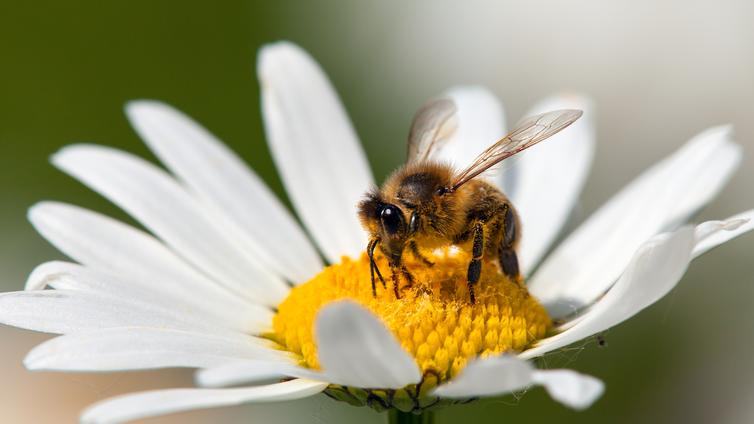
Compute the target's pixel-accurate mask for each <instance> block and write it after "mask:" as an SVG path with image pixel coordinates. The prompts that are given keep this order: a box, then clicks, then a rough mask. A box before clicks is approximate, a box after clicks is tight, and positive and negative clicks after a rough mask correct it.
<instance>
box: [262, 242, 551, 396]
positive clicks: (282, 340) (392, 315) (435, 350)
mask: <svg viewBox="0 0 754 424" xmlns="http://www.w3.org/2000/svg"><path fill="white" fill-rule="evenodd" d="M376 260H377V265H378V266H379V269H380V270H381V271H382V274H383V275H384V276H385V278H386V280H387V287H386V288H383V287H382V285H381V284H380V282H379V280H378V281H377V295H376V296H374V295H373V294H372V286H371V277H370V268H369V259H368V258H367V256H366V254H363V255H362V257H361V258H359V259H358V260H352V259H349V258H345V257H344V258H343V260H342V262H341V263H339V264H337V265H332V266H329V267H327V268H325V269H324V270H323V271H322V272H321V273H320V274H318V275H317V276H316V277H314V278H312V279H311V280H310V281H308V282H307V283H305V284H302V285H300V286H298V287H296V288H294V289H293V290H292V291H291V293H290V295H289V296H288V297H287V298H286V299H285V301H283V303H281V304H280V306H279V308H278V313H277V314H276V315H275V318H274V320H273V328H274V334H271V335H270V338H271V339H273V340H275V341H276V342H278V343H279V344H281V345H282V346H283V347H284V348H285V349H286V350H288V351H291V352H294V353H297V354H299V355H300V357H301V364H302V365H303V366H306V367H309V368H314V369H317V368H318V367H319V363H318V360H317V347H316V345H315V342H314V337H313V328H314V321H315V319H316V316H317V312H318V311H319V309H320V308H321V307H322V306H324V305H325V304H327V303H329V302H332V301H334V300H338V299H352V300H354V301H356V302H358V303H360V304H361V305H363V306H364V307H366V308H367V309H369V310H370V311H372V312H373V313H374V314H375V315H376V316H377V317H379V318H380V319H381V320H382V321H383V323H384V324H385V326H387V328H388V329H390V331H391V332H392V333H393V335H395V337H396V338H397V339H398V340H399V342H400V344H401V345H402V346H403V348H404V349H405V350H406V351H407V352H409V353H410V354H411V355H413V357H414V358H415V359H416V363H417V364H418V365H419V367H420V369H421V371H422V373H424V375H425V377H426V376H427V375H428V374H431V375H432V376H433V380H434V381H432V386H434V385H436V384H438V383H440V382H442V381H446V380H448V379H450V378H453V377H454V376H455V375H457V374H458V373H459V372H460V370H461V369H463V367H464V365H465V364H466V362H467V361H468V360H469V359H472V358H475V357H477V356H482V357H484V356H486V355H490V354H500V353H503V352H520V351H521V350H523V349H525V348H526V347H527V346H529V345H530V344H532V343H533V342H535V341H537V340H539V339H541V338H543V337H544V336H545V335H546V334H547V332H548V331H549V330H550V328H551V325H552V321H551V320H550V317H549V316H548V315H547V312H546V311H545V309H544V308H543V307H542V306H541V305H540V304H539V303H538V302H537V300H536V299H534V298H533V297H532V296H530V295H529V293H528V292H527V290H526V288H525V287H524V285H523V284H522V282H521V281H512V280H511V279H509V278H507V277H506V276H505V275H503V274H502V273H501V272H500V271H499V268H498V266H497V264H496V263H494V262H485V263H484V264H483V266H482V275H481V279H480V280H479V282H478V283H477V284H476V286H475V292H476V303H475V304H471V302H470V300H469V292H468V289H467V286H466V270H467V267H468V264H469V260H470V257H469V255H468V254H467V253H465V252H456V253H454V254H449V253H447V251H446V252H445V254H441V255H437V256H432V257H431V260H432V261H433V262H434V265H433V266H428V265H427V264H425V263H424V262H422V261H420V260H418V259H414V258H413V257H412V255H406V257H405V259H404V264H405V265H406V268H407V269H408V271H409V272H410V274H411V275H412V276H413V284H412V285H411V286H410V287H409V286H408V283H407V281H406V279H405V278H403V277H399V281H400V284H399V294H400V298H396V297H395V294H394V292H393V287H392V286H391V284H393V282H392V281H393V280H392V279H391V278H390V276H391V271H390V267H389V265H388V263H387V260H386V259H385V258H384V257H383V256H381V255H378V256H377V257H376ZM399 274H400V273H399V272H396V275H399Z"/></svg>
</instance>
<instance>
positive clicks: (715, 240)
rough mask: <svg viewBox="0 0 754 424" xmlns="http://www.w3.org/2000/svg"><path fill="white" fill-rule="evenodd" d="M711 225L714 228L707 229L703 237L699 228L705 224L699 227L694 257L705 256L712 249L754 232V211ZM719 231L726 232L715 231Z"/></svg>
mask: <svg viewBox="0 0 754 424" xmlns="http://www.w3.org/2000/svg"><path fill="white" fill-rule="evenodd" d="M711 224H712V225H713V226H712V227H711V228H709V227H708V228H707V231H706V232H705V234H704V235H703V237H701V235H700V234H699V233H698V231H699V229H700V228H699V227H701V226H702V225H703V224H702V225H700V226H699V227H697V243H696V246H694V252H693V255H694V257H697V256H700V255H703V254H704V253H706V252H708V251H709V250H710V249H713V248H715V247H717V246H719V245H721V244H723V243H725V242H727V241H729V240H732V239H734V238H736V237H738V236H740V235H741V234H745V233H747V232H749V231H751V230H754V209H752V210H748V211H746V212H742V213H740V214H738V215H734V216H732V217H730V218H728V219H726V220H724V221H716V222H712V223H711ZM718 229H723V230H724V231H714V230H718ZM710 230H712V231H710Z"/></svg>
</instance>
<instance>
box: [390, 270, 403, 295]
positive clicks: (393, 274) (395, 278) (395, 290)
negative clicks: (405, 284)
mask: <svg viewBox="0 0 754 424" xmlns="http://www.w3.org/2000/svg"><path fill="white" fill-rule="evenodd" d="M398 267H399V265H397V264H390V278H391V279H392V280H393V293H395V298H396V299H400V298H401V294H400V292H399V291H398V283H399V281H398V274H396V272H395V269H396V268H398Z"/></svg>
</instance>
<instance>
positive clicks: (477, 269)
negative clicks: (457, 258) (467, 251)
mask: <svg viewBox="0 0 754 424" xmlns="http://www.w3.org/2000/svg"><path fill="white" fill-rule="evenodd" d="M473 240H474V241H473V245H472V248H471V262H469V270H468V272H467V273H466V284H467V285H468V287H469V300H470V301H471V303H472V304H474V303H476V296H475V295H474V284H476V283H477V282H479V277H480V276H481V275H482V255H483V254H484V225H482V223H481V222H477V223H476V224H474V233H473Z"/></svg>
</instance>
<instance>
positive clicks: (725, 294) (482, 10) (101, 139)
mask: <svg viewBox="0 0 754 424" xmlns="http://www.w3.org/2000/svg"><path fill="white" fill-rule="evenodd" d="M279 39H288V40H292V41H294V42H296V43H299V44H301V45H302V46H303V47H304V48H306V49H307V50H309V51H310V52H311V53H312V54H313V55H314V56H315V57H316V58H317V59H318V60H319V61H320V62H321V63H322V65H323V67H324V68H325V70H326V71H327V72H328V74H329V75H330V77H331V79H332V81H333V83H334V85H335V86H336V88H337V89H338V91H339V93H340V95H341V97H342V99H343V101H344V103H345V105H346V108H347V109H348V111H349V113H350V116H351V118H352V119H353V121H354V123H355V126H356V129H357V131H358V133H359V135H360V137H361V139H362V141H363V143H364V146H365V149H366V152H367V154H368V156H369V158H370V161H371V163H372V166H373V169H374V170H375V173H376V175H377V178H378V180H380V179H381V178H383V177H384V176H385V174H386V173H387V172H389V171H390V170H391V169H393V168H394V167H395V166H397V165H398V164H399V163H400V162H401V161H402V157H403V152H404V145H403V143H404V140H405V135H406V132H407V127H408V124H409V120H410V118H411V115H412V113H413V111H414V110H415V109H416V108H417V106H418V105H419V104H421V103H422V101H423V100H424V99H426V98H428V97H430V96H432V95H434V94H436V93H438V92H440V91H442V90H444V89H445V88H447V87H448V86H450V85H454V84H461V83H463V84H466V83H477V84H484V85H487V86H489V87H490V88H491V89H492V90H493V91H494V92H495V93H496V94H497V95H499V96H500V97H501V98H502V99H503V100H504V102H505V107H506V110H507V112H508V120H509V121H513V120H516V119H518V118H519V117H520V116H521V115H522V114H523V113H524V112H525V110H526V109H527V108H528V106H529V105H530V104H532V103H533V102H534V101H536V100H538V99H540V98H542V97H544V96H546V95H548V94H551V93H553V92H556V91H559V90H564V89H570V90H577V91H582V92H584V93H586V94H588V95H590V96H592V97H593V98H594V99H595V101H596V106H597V114H598V115H597V134H598V151H597V156H596V161H595V165H594V167H593V170H592V174H591V178H590V180H589V183H588V184H587V187H586V191H585V193H584V195H583V199H582V202H581V204H580V206H579V208H578V212H577V215H576V219H575V221H574V224H575V223H578V222H579V221H580V220H583V219H584V218H585V217H587V216H588V214H589V213H590V212H591V211H593V210H594V209H596V208H597V207H598V206H599V204H600V203H602V202H603V201H604V200H606V199H607V198H608V197H609V196H610V194H611V193H613V192H615V191H616V190H618V189H619V188H620V187H621V186H622V185H623V184H625V183H626V182H627V181H629V180H630V179H631V178H633V176H635V175H636V174H638V173H639V172H640V171H641V170H642V169H644V168H646V167H647V166H649V165H650V164H651V163H653V162H654V161H656V160H658V159H660V158H661V157H663V156H664V155H666V154H668V153H669V152H671V151H673V150H674V149H675V148H677V147H678V146H680V145H681V144H682V143H683V142H684V141H685V140H687V139H688V138H690V137H691V136H692V135H694V134H695V133H697V132H699V131H701V130H702V129H704V128H706V127H708V126H711V125H715V124H719V123H725V122H732V123H734V124H735V128H736V135H737V139H738V140H739V141H740V143H741V144H742V145H744V148H745V157H744V162H743V164H742V167H741V169H740V170H739V172H738V173H737V174H736V175H735V177H734V178H733V180H732V181H731V183H730V185H729V186H728V187H727V188H726V190H725V191H724V192H723V193H722V194H721V195H720V196H719V197H718V199H717V201H716V202H715V203H714V204H713V205H712V206H710V207H708V208H707V209H706V210H705V211H703V212H702V214H701V215H700V216H699V217H698V220H701V219H712V218H723V217H727V216H729V215H732V214H734V213H736V212H739V211H742V210H745V209H749V208H751V207H752V206H754V196H753V195H752V190H751V182H752V181H754V172H753V171H752V169H751V163H752V158H754V112H753V111H754V109H752V105H753V104H754V3H752V2H750V1H747V0H738V1H736V0H730V1H720V2H704V1H693V0H691V1H688V0H687V1H667V2H662V3H660V2H653V1H628V0H620V1H612V2H604V1H599V0H594V1H586V0H576V1H569V2H545V1H529V2H520V3H518V2H508V1H494V2H493V1H487V2H485V1H465V2H441V1H429V0H427V1H411V2H406V1H379V2H377V1H372V2H352V1H346V0H343V1H307V2H294V1H276V2H272V1H269V2H256V3H252V2H236V1H229V2H215V3H214V4H213V6H209V3H207V2H198V1H184V2H167V1H129V2H125V1H109V2H95V1H91V2H81V1H69V2H53V1H45V2H40V1H38V2H10V1H3V2H2V3H0V202H1V203H0V205H1V207H0V237H1V240H2V241H1V242H0V289H2V290H4V291H9V290H19V289H21V288H22V286H23V283H24V280H25V278H26V275H27V274H28V272H29V271H30V270H31V269H32V268H33V267H34V265H36V264H38V263H40V262H43V261H46V260H49V259H53V258H59V257H60V254H59V253H57V252H56V251H55V250H54V249H52V248H51V247H50V246H49V245H48V244H47V243H46V242H45V241H44V240H42V239H41V238H40V237H39V236H38V235H36V233H35V232H34V231H33V230H32V228H31V226H30V225H29V224H28V223H27V221H26V217H25V213H26V209H27V208H28V207H29V206H31V205H32V204H33V203H35V202H36V201H39V200H42V199H56V200H64V201H69V202H72V203H76V204H81V205H85V206H87V207H90V208H92V209H95V210H99V211H103V212H105V213H107V214H110V215H112V216H115V217H118V218H121V219H124V220H126V221H128V222H132V221H130V220H129V218H128V217H126V216H125V215H124V214H123V213H122V212H120V211H118V210H117V209H116V208H115V207H113V206H112V205H110V204H109V203H107V202H106V201H104V200H102V199H101V198H99V197H98V196H97V195H95V194H93V193H91V192H89V191H88V190H87V189H85V188H84V187H83V186H81V185H79V184H78V183H76V182H74V181H73V180H72V179H70V178H68V177H66V176H64V175H63V174H61V173H59V172H58V171H56V170H54V169H53V168H52V167H51V166H50V165H49V164H48V157H49V155H50V154H51V153H53V152H54V151H55V150H57V149H58V148H60V147H62V146H64V145H66V144H69V143H72V142H80V141H86V142H96V143H102V144H107V145H110V146H117V147H119V148H123V149H125V150H128V151H131V152H135V153H137V154H139V155H143V156H146V157H149V158H152V156H151V155H150V154H149V153H148V152H147V150H146V149H145V147H144V146H143V145H142V144H141V143H140V141H139V140H138V139H137V137H136V136H135V134H134V133H133V131H132V130H131V129H130V128H129V126H128V124H127V122H126V120H125V119H124V116H123V113H122V107H123V104H124V102H126V101H127V100H129V99H134V98H155V99H160V100H163V101H166V102H168V103H171V104H173V105H174V106H176V107H178V108H179V109H182V110H184V111H186V112H187V113H189V114H190V115H192V116H193V117H195V118H196V119H197V120H198V121H200V122H202V123H203V124H204V125H205V126H207V127H208V128H209V129H211V130H212V131H213V132H214V133H215V134H217V135H218V136H219V137H220V138H221V139H223V140H225V141H226V142H227V143H228V144H230V145H231V146H232V147H233V149H235V150H236V151H237V152H239V153H240V154H241V155H242V156H243V157H244V158H245V159H246V160H247V161H248V162H249V163H250V164H251V165H252V166H253V168H254V169H255V170H256V171H257V172H258V173H259V174H260V175H262V176H263V177H264V178H265V179H266V180H267V181H268V182H269V183H270V185H271V186H272V187H273V188H274V189H275V190H276V191H277V192H278V193H279V194H281V196H283V193H282V190H281V184H280V181H279V180H278V178H277V176H276V175H275V171H274V167H273V165H272V161H271V159H270V156H269V153H268V150H267V147H266V145H265V142H264V137H263V129H262V125H261V120H260V112H259V100H258V95H259V90H258V87H257V83H256V79H255V78H256V77H255V70H254V63H255V54H256V51H257V49H258V48H259V47H260V46H261V45H262V44H264V43H266V42H270V41H274V40H279ZM523 218H524V220H525V217H523ZM753 249H754V236H748V237H743V238H741V239H739V240H736V241H734V242H732V243H729V244H727V245H725V246H724V247H722V248H720V249H717V250H716V251H714V252H712V253H710V254H708V255H707V256H705V257H703V258H701V259H699V260H697V261H695V262H694V264H692V266H691V268H690V269H689V272H688V274H687V276H686V277H685V278H684V280H683V281H682V283H681V285H680V286H679V288H677V289H676V290H675V291H674V292H673V293H671V295H670V296H668V297H667V298H666V299H664V300H662V301H661V302H659V303H658V304H657V305H655V306H653V307H652V308H650V309H649V310H647V311H645V312H643V313H642V314H640V315H639V316H638V317H637V318H635V319H633V320H631V321H630V322H628V323H625V324H624V325H621V326H619V327H618V328H616V329H613V330H611V331H610V332H609V333H608V334H607V335H606V338H607V342H608V345H607V347H602V348H600V347H597V344H596V343H595V342H594V341H593V340H592V341H587V342H584V343H581V344H579V345H577V346H574V347H571V348H569V349H567V350H565V351H564V352H563V353H561V354H558V355H554V356H552V357H549V358H548V361H549V363H550V364H551V365H554V366H562V365H568V366H570V367H573V368H575V369H577V370H580V371H583V372H586V373H589V374H593V375H595V376H598V377H600V378H602V379H604V380H605V381H606V383H607V392H606V394H605V396H604V398H603V399H601V400H600V401H599V402H598V403H597V404H596V405H595V406H594V407H593V408H591V409H589V410H588V411H585V412H580V413H576V412H572V411H570V410H567V409H565V408H563V407H561V406H559V405H558V404H556V403H554V402H552V401H550V400H549V399H548V397H547V395H546V394H544V392H543V391H542V390H541V389H534V390H532V391H531V392H530V393H527V394H526V395H525V396H524V397H523V398H521V399H515V398H513V397H506V398H502V399H496V400H488V401H484V402H478V403H475V404H472V405H468V406H464V407H456V408H452V409H448V410H445V411H441V412H440V413H439V414H438V422H440V423H451V422H459V421H461V420H467V422H472V421H471V420H473V422H478V423H499V422H521V421H525V422H537V421H545V420H549V421H558V422H571V421H573V422H605V421H608V420H609V421H611V422H625V423H631V422H637V421H648V422H713V421H714V422H727V423H738V422H741V423H744V422H754V403H753V402H752V400H754V378H753V377H754V362H753V361H752V359H751V358H752V356H753V354H754V332H752V328H753V327H754V326H753V325H752V323H753V322H754V320H753V319H752V318H754V298H753V296H752V295H753V294H754V285H753V284H752V283H754V278H752V271H754V264H752V261H751V259H752V253H751V252H752V251H753ZM46 338H47V336H43V335H39V334H33V333H29V332H24V331H20V330H16V329H12V328H7V327H0V375H2V378H1V379H0V421H2V422H14V423H15V422H19V423H21V422H24V423H25V422H35V423H37V422H56V423H57V422H73V421H75V419H76V416H77V414H78V412H79V411H80V410H81V409H82V408H83V407H84V406H85V405H87V404H89V403H91V402H93V401H95V400H98V399H101V398H104V397H108V396H112V395H115V394H118V393H123V392H127V391H133V390H139V389H146V388H157V387H172V386H186V385H190V384H191V375H190V373H189V372H188V371H173V370H168V371H159V372H138V373H121V374H110V375H86V374H54V373H28V372H26V371H25V370H24V369H23V368H22V366H21V360H22V358H23V357H24V355H25V353H26V352H27V351H28V350H29V349H30V348H31V347H32V346H34V345H35V344H37V343H38V342H40V341H41V340H44V339H46ZM221 420H222V421H223V422H231V423H246V422H260V423H289V422H290V423H301V422H317V423H330V422H352V421H354V420H359V421H360V422H362V423H364V424H366V423H379V422H382V421H383V420H384V417H382V416H380V415H378V414H376V413H373V412H371V411H370V410H366V409H355V408H352V407H349V406H346V405H344V404H338V403H335V402H333V401H330V400H329V399H325V398H324V397H323V398H316V399H310V400H306V401H302V402H298V403H287V404H282V405H261V406H260V405H254V406H242V407H235V408H226V409H218V410H211V411H199V412H192V413H185V414H179V415H174V416H170V417H163V418H157V419H152V420H147V421H148V422H154V423H158V422H159V423H179V422H180V423H185V422H216V421H221Z"/></svg>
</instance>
